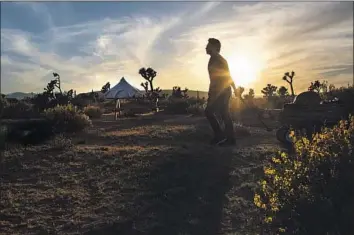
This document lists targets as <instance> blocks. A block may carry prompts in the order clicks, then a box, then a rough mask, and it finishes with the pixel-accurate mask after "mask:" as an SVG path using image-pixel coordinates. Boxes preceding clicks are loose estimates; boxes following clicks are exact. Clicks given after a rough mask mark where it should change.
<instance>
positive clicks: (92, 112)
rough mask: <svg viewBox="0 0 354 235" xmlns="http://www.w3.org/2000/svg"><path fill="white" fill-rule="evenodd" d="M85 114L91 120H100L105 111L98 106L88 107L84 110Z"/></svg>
mask: <svg viewBox="0 0 354 235" xmlns="http://www.w3.org/2000/svg"><path fill="white" fill-rule="evenodd" d="M84 113H85V114H86V115H87V116H89V118H91V119H94V118H100V117H101V116H102V114H103V111H102V110H101V108H100V107H97V106H87V107H85V109H84Z"/></svg>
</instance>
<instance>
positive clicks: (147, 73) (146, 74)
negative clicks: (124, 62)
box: [139, 68, 157, 92]
mask: <svg viewBox="0 0 354 235" xmlns="http://www.w3.org/2000/svg"><path fill="white" fill-rule="evenodd" d="M139 74H140V75H141V76H142V77H143V78H144V79H145V80H146V81H147V82H149V84H150V91H151V92H154V86H153V81H154V78H155V77H156V75H157V72H156V71H155V70H153V69H152V68H147V69H145V68H141V69H140V70H139Z"/></svg>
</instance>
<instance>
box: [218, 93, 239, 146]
mask: <svg viewBox="0 0 354 235" xmlns="http://www.w3.org/2000/svg"><path fill="white" fill-rule="evenodd" d="M230 98H231V90H230V91H229V90H227V91H226V92H225V93H224V94H223V97H222V100H223V102H222V104H220V105H222V106H221V107H222V108H221V118H222V120H223V122H224V124H225V135H226V141H225V142H223V143H222V144H231V145H232V144H235V136H234V125H233V122H232V118H231V115H230V108H229V103H230Z"/></svg>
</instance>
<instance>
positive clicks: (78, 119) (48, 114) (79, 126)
mask: <svg viewBox="0 0 354 235" xmlns="http://www.w3.org/2000/svg"><path fill="white" fill-rule="evenodd" d="M44 117H45V118H46V119H47V120H48V121H49V122H50V123H51V125H52V126H53V131H54V132H55V133H74V132H79V131H82V130H84V129H85V128H87V127H90V126H91V125H92V122H91V120H90V119H89V117H88V116H87V115H85V114H84V113H82V112H80V111H76V110H75V108H74V107H73V106H72V105H70V104H69V105H63V106H56V107H54V108H50V109H47V110H45V111H44Z"/></svg>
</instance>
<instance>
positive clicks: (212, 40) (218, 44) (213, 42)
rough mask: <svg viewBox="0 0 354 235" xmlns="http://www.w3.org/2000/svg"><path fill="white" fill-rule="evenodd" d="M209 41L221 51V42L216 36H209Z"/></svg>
mask: <svg viewBox="0 0 354 235" xmlns="http://www.w3.org/2000/svg"><path fill="white" fill-rule="evenodd" d="M208 42H209V43H210V45H212V46H214V47H215V48H216V50H217V51H218V52H220V49H221V43H220V41H219V40H218V39H216V38H209V40H208Z"/></svg>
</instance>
